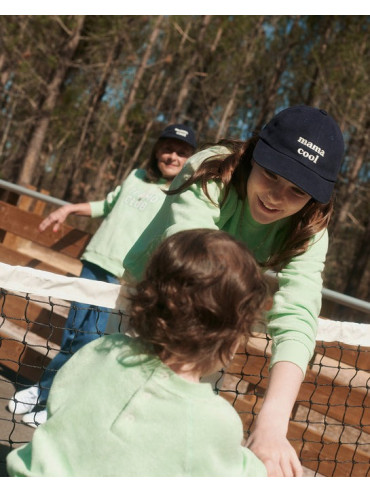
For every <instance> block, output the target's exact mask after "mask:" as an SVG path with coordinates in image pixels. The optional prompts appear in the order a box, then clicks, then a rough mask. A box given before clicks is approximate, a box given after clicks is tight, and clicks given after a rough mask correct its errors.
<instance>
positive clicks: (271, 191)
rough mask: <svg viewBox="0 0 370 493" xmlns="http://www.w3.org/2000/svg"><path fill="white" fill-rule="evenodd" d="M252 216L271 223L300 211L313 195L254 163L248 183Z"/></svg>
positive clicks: (256, 219) (261, 221)
mask: <svg viewBox="0 0 370 493" xmlns="http://www.w3.org/2000/svg"><path fill="white" fill-rule="evenodd" d="M247 195H248V202H249V206H250V211H251V214H252V217H253V219H254V220H255V221H257V222H258V223H260V224H270V223H273V222H275V221H278V220H279V219H283V218H285V217H288V216H292V215H293V214H295V213H296V212H298V211H300V210H301V209H302V208H303V207H304V206H305V205H306V204H307V202H308V201H309V200H310V199H311V196H310V195H308V194H307V193H306V192H304V191H303V190H301V189H300V188H299V187H297V186H296V185H294V184H293V183H292V182H290V181H288V180H286V179H285V178H282V177H281V176H279V175H276V174H275V173H272V172H271V171H268V170H267V169H265V168H262V167H261V166H259V165H258V164H257V163H256V162H254V161H253V163H252V170H251V173H250V175H249V178H248V183H247Z"/></svg>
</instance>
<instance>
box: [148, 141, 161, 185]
mask: <svg viewBox="0 0 370 493" xmlns="http://www.w3.org/2000/svg"><path fill="white" fill-rule="evenodd" d="M164 140H165V139H158V140H157V142H156V143H155V144H154V146H153V149H152V152H151V154H150V158H149V161H148V164H147V165H146V166H145V169H146V181H148V182H149V183H158V181H159V180H160V179H161V178H162V173H161V172H160V171H159V169H158V159H157V156H156V154H157V151H158V149H159V147H160V146H161V145H162V144H163V141H164Z"/></svg>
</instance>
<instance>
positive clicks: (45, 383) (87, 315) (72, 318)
mask: <svg viewBox="0 0 370 493" xmlns="http://www.w3.org/2000/svg"><path fill="white" fill-rule="evenodd" d="M80 277H82V278H84V279H93V280H95V281H104V282H110V283H113V284H119V282H118V279H117V278H116V277H114V276H113V275H112V274H111V273H110V272H107V271H106V270H104V269H102V268H101V267H98V266H97V265H95V264H91V263H90V262H86V261H84V262H83V268H82V271H81V274H80ZM108 317H109V310H108V309H107V308H103V307H98V306H95V305H86V304H84V303H76V302H73V303H72V304H71V308H70V310H69V314H68V318H67V321H66V328H65V329H64V330H63V337H62V343H61V348H60V352H59V353H58V354H57V355H56V356H55V358H53V359H52V360H51V361H50V363H49V364H48V366H47V367H46V369H45V371H44V374H43V376H42V378H41V380H40V382H39V385H40V390H41V393H40V397H39V401H38V402H39V403H40V404H43V403H45V402H46V401H47V398H48V395H49V391H50V387H51V384H52V383H53V380H54V377H55V375H56V373H57V371H58V370H59V368H61V367H62V366H63V365H64V363H66V362H67V361H68V360H69V358H70V357H71V356H72V355H73V354H74V353H75V352H76V351H78V349H80V348H81V347H82V346H84V345H85V344H87V343H88V342H90V341H93V340H95V339H97V338H98V337H100V336H102V335H103V334H104V332H105V328H106V325H107V322H108Z"/></svg>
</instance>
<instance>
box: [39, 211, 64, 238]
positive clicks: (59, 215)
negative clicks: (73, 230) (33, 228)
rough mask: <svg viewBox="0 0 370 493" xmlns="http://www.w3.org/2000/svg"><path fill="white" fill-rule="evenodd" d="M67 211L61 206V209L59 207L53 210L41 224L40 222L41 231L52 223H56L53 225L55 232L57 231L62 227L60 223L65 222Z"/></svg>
mask: <svg viewBox="0 0 370 493" xmlns="http://www.w3.org/2000/svg"><path fill="white" fill-rule="evenodd" d="M67 215H68V214H67V213H66V211H65V210H64V208H63V207H61V208H60V209H57V210H56V211H54V212H52V213H51V214H49V215H48V216H47V217H46V218H45V219H44V220H43V221H42V222H41V223H40V224H39V231H41V232H43V231H45V230H46V229H47V228H48V227H49V226H51V225H52V224H54V226H53V232H54V233H56V232H57V231H58V230H59V228H60V225H61V224H63V223H64V221H65V219H66V217H67Z"/></svg>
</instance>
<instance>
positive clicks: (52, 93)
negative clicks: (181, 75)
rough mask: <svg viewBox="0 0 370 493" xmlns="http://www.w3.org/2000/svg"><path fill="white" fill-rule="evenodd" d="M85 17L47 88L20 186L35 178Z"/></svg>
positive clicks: (78, 19) (78, 20)
mask: <svg viewBox="0 0 370 493" xmlns="http://www.w3.org/2000/svg"><path fill="white" fill-rule="evenodd" d="M84 21H85V16H78V17H77V24H76V27H75V29H74V31H73V33H72V35H71V36H70V38H69V40H68V41H67V43H66V45H65V47H64V49H63V50H62V53H61V60H60V63H59V64H58V67H57V69H56V70H55V72H54V75H53V78H52V80H51V82H50V83H49V84H48V85H47V88H46V98H45V100H44V102H43V104H42V107H41V118H40V119H39V121H38V122H37V123H36V126H35V128H34V130H33V133H32V136H31V140H30V142H29V144H28V147H27V150H26V155H25V157H24V160H23V163H22V166H21V171H20V174H19V177H18V180H17V183H18V184H20V185H29V184H31V182H32V178H33V176H34V171H35V167H36V165H37V162H38V159H39V156H40V152H41V149H42V145H43V143H44V141H45V137H46V133H47V130H48V127H49V123H50V118H51V114H52V112H53V110H54V108H55V106H56V102H57V99H58V96H59V95H60V88H61V86H62V83H63V81H64V78H65V75H66V73H67V70H68V67H69V64H70V62H71V60H72V59H73V55H74V53H75V51H76V48H77V46H78V44H79V41H80V36H81V31H82V28H83V25H84Z"/></svg>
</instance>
